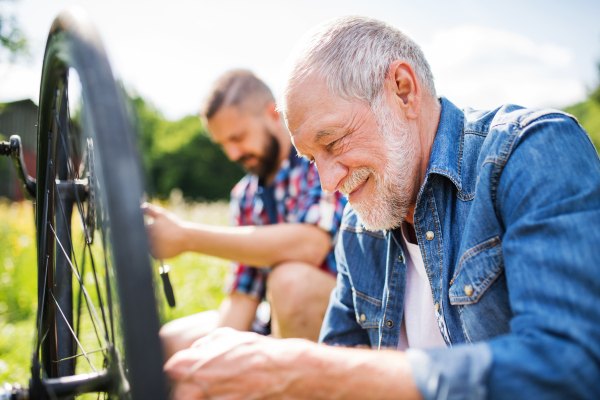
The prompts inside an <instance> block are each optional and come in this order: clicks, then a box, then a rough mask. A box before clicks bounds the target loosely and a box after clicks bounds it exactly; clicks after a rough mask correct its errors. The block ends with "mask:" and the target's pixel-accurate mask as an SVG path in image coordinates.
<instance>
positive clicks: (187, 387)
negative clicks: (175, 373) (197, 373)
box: [171, 382, 208, 400]
mask: <svg viewBox="0 0 600 400" xmlns="http://www.w3.org/2000/svg"><path fill="white" fill-rule="evenodd" d="M171 393H172V394H171V398H172V399H173V400H200V399H208V396H205V394H204V390H203V388H202V386H200V385H199V384H196V383H192V382H181V383H177V384H176V385H175V386H174V387H173V390H172V392H171Z"/></svg>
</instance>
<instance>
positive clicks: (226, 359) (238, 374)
mask: <svg viewBox="0 0 600 400" xmlns="http://www.w3.org/2000/svg"><path fill="white" fill-rule="evenodd" d="M305 346H316V345H315V344H313V343H311V342H309V341H306V340H300V339H286V340H280V339H272V338H267V337H265V336H261V335H258V334H256V333H250V332H239V331H235V330H233V329H230V328H221V329H217V330H216V331H214V332H213V333H211V334H210V335H208V336H206V337H204V338H202V339H199V340H197V341H196V342H195V343H194V344H193V345H192V347H190V348H189V349H185V350H182V351H179V352H177V353H175V355H174V356H173V357H171V358H170V359H169V361H167V363H166V364H165V372H166V373H167V375H168V377H169V378H170V379H171V380H172V381H173V392H172V398H173V399H174V400H192V399H194V400H196V399H198V400H199V399H212V400H221V399H223V400H225V399H228V400H230V399H263V398H264V399H266V398H269V399H270V398H281V397H285V396H284V394H285V393H286V392H285V391H286V390H287V389H289V388H290V386H292V384H293V383H294V382H295V381H296V379H297V377H298V373H297V371H296V372H295V373H294V371H293V368H290V367H293V366H294V363H293V362H292V360H293V359H294V355H295V354H298V353H297V352H296V350H298V349H302V348H304V347H305Z"/></svg>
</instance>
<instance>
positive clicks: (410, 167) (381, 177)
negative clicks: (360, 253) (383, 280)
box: [341, 100, 416, 231]
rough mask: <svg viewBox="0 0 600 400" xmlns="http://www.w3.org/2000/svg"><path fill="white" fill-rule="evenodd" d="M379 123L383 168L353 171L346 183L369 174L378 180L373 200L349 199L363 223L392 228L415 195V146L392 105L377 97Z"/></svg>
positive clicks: (375, 107)
mask: <svg viewBox="0 0 600 400" xmlns="http://www.w3.org/2000/svg"><path fill="white" fill-rule="evenodd" d="M372 110H373V113H374V115H375V119H376V120H377V123H378V126H379V134H380V135H381V136H382V137H383V139H384V141H385V143H386V144H385V146H384V148H383V149H382V153H383V154H382V157H383V158H384V163H383V164H384V165H385V167H384V169H383V171H381V173H377V172H376V171H375V170H374V169H373V168H372V167H366V166H365V167H361V168H358V169H356V170H354V171H353V173H352V175H351V176H350V177H349V178H348V179H347V180H346V182H345V183H344V187H343V188H342V189H341V190H343V189H344V188H345V187H346V185H348V187H349V188H351V186H350V184H352V185H354V186H353V187H356V186H357V184H358V183H360V182H362V181H364V180H365V179H366V178H367V177H368V176H369V175H371V179H374V180H375V182H374V183H375V194H374V195H373V197H371V198H370V199H363V200H362V201H359V202H354V203H353V202H350V206H351V207H352V208H353V209H354V210H355V211H356V213H357V214H358V217H359V218H360V220H361V222H362V224H363V226H364V227H365V228H366V229H368V230H370V231H380V230H391V229H395V228H398V227H400V225H402V222H404V219H405V218H406V214H407V213H408V209H409V208H410V206H411V203H412V200H413V197H414V194H413V193H414V190H415V189H414V187H413V185H414V181H415V179H414V178H415V173H416V162H415V154H416V151H415V148H414V145H413V142H412V141H411V137H410V134H411V132H410V130H409V127H408V125H407V124H404V123H403V122H402V121H400V119H399V118H398V117H397V116H396V115H395V114H394V113H393V111H392V110H391V109H390V107H389V106H388V105H387V104H386V103H385V102H384V101H380V100H378V101H377V102H375V104H374V105H373V107H372Z"/></svg>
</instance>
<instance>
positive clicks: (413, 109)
mask: <svg viewBox="0 0 600 400" xmlns="http://www.w3.org/2000/svg"><path fill="white" fill-rule="evenodd" d="M385 81H386V85H385V86H386V89H388V93H389V92H392V94H393V95H394V99H395V101H396V104H397V105H398V106H399V107H400V108H401V109H402V110H404V112H405V113H406V117H407V118H408V119H417V117H418V116H419V112H420V110H421V97H422V90H421V85H420V83H419V80H418V79H417V75H416V74H415V71H414V69H413V68H412V67H411V65H410V64H409V63H407V62H406V61H402V60H396V61H394V62H393V63H392V65H390V68H389V69H388V73H387V77H386V80H385Z"/></svg>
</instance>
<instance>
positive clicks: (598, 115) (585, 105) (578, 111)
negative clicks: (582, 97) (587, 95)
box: [565, 99, 600, 151]
mask: <svg viewBox="0 0 600 400" xmlns="http://www.w3.org/2000/svg"><path fill="white" fill-rule="evenodd" d="M565 111H566V112H568V113H569V114H573V115H574V116H575V117H576V118H577V119H578V120H579V123H580V124H581V125H582V126H583V127H584V128H585V130H586V131H587V132H588V133H589V134H590V136H591V138H592V141H593V142H594V145H595V146H596V149H597V150H599V151H600V101H595V100H592V99H589V100H587V101H584V102H582V103H578V104H575V105H573V106H570V107H567V108H565Z"/></svg>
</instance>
